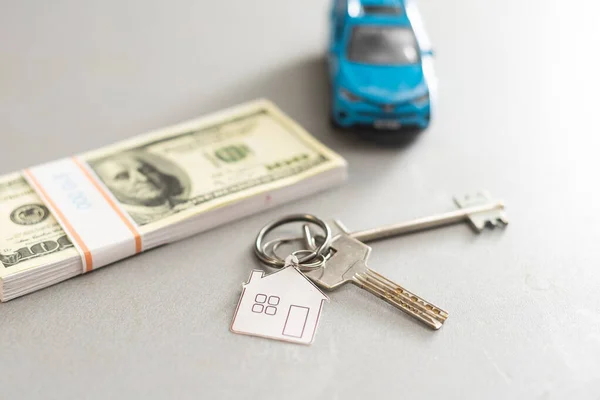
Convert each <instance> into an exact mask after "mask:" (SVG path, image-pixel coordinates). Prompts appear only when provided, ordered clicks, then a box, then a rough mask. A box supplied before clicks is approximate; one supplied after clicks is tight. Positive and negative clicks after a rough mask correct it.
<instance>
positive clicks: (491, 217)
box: [304, 192, 508, 249]
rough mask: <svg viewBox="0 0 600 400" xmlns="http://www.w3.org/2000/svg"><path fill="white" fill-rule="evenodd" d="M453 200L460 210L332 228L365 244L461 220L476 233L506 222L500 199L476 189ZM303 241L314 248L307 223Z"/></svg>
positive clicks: (339, 225) (337, 224)
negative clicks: (374, 225) (376, 225)
mask: <svg viewBox="0 0 600 400" xmlns="http://www.w3.org/2000/svg"><path fill="white" fill-rule="evenodd" d="M454 202H455V203H456V204H457V205H458V206H459V207H460V209H459V210H456V211H450V212H447V213H444V214H438V215H433V216H430V217H422V218H416V219H413V220H410V221H406V222H402V223H399V224H394V225H388V226H383V227H379V228H373V229H367V230H363V231H357V232H350V231H348V229H347V228H346V227H345V226H344V224H343V223H342V222H340V221H339V220H334V221H333V224H332V228H336V229H335V230H337V231H338V232H343V233H345V234H347V235H349V236H351V237H353V238H354V239H357V240H360V241H361V242H363V243H368V242H371V241H375V240H379V239H385V238H389V237H394V236H399V235H403V234H407V233H412V232H417V231H423V230H426V229H432V228H438V227H441V226H447V225H451V224H455V223H458V222H462V221H468V222H469V223H470V225H471V226H472V227H473V229H474V230H475V231H476V232H478V233H479V232H481V231H483V230H484V229H485V228H486V227H497V226H505V225H508V219H507V217H506V214H505V213H504V203H503V202H502V201H499V200H492V198H491V196H490V195H489V193H487V192H479V193H477V194H476V195H474V196H463V197H461V198H456V197H455V198H454ZM317 239H318V237H317ZM304 242H305V246H306V247H307V248H309V249H312V248H314V247H315V241H314V238H313V237H312V234H311V231H310V229H309V228H308V227H306V226H305V227H304Z"/></svg>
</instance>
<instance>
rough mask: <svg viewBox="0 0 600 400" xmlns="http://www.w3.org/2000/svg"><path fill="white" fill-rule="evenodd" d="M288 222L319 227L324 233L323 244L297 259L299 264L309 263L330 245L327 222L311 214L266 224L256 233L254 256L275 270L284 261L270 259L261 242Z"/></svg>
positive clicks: (281, 265)
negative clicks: (304, 223)
mask: <svg viewBox="0 0 600 400" xmlns="http://www.w3.org/2000/svg"><path fill="white" fill-rule="evenodd" d="M290 222H310V223H313V224H315V225H317V226H319V227H320V228H321V229H322V230H323V231H324V232H325V240H324V241H323V243H321V245H320V246H319V247H317V248H316V249H314V250H312V251H311V252H310V254H307V255H306V256H304V257H302V258H301V259H299V260H298V263H299V264H302V263H305V262H310V261H312V260H314V259H315V258H316V257H318V256H319V255H320V254H323V253H324V252H325V251H327V250H328V249H329V244H330V243H331V228H330V227H329V225H327V222H325V221H323V220H322V219H320V218H317V217H315V216H314V215H311V214H292V215H288V216H286V217H283V218H280V219H277V220H275V221H272V222H270V223H268V224H267V225H265V226H264V227H263V228H262V229H261V230H260V232H258V235H257V236H256V241H255V242H254V254H256V256H257V257H258V259H259V260H260V261H262V262H263V263H265V264H267V265H270V266H272V267H275V268H281V267H283V266H284V265H285V262H284V260H282V259H281V258H279V257H271V256H269V255H268V254H266V253H265V251H264V249H263V241H264V239H265V236H266V235H267V234H268V233H269V232H271V231H272V230H273V229H275V228H277V227H279V226H281V225H285V224H288V223H290Z"/></svg>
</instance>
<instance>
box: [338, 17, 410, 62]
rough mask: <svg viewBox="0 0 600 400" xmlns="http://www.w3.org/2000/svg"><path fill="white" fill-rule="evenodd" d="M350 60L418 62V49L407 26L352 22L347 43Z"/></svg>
mask: <svg viewBox="0 0 600 400" xmlns="http://www.w3.org/2000/svg"><path fill="white" fill-rule="evenodd" d="M347 57H348V59H349V60H350V61H353V62H358V63H364V64H377V65H404V64H417V63H418V62H419V61H420V56H419V50H418V48H417V41H416V39H415V35H414V33H413V32H412V31H411V30H410V29H408V28H402V27H383V26H367V25H364V26H355V27H354V28H353V29H352V34H351V36H350V42H349V44H348V52H347Z"/></svg>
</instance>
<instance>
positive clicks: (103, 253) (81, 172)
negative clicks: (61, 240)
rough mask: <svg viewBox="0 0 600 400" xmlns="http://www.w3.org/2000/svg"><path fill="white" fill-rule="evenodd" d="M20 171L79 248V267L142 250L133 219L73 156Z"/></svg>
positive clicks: (87, 268) (90, 266)
mask: <svg viewBox="0 0 600 400" xmlns="http://www.w3.org/2000/svg"><path fill="white" fill-rule="evenodd" d="M23 174H24V176H25V178H26V179H27V181H28V182H29V183H30V184H31V186H32V187H33V189H34V190H35V191H36V192H37V193H38V194H39V196H40V197H41V198H42V200H43V201H44V203H45V204H46V205H47V206H48V208H49V209H50V210H51V212H52V214H53V215H54V217H55V218H56V220H57V221H58V222H59V224H60V225H61V226H62V228H63V229H64V231H65V232H66V234H67V235H68V236H69V238H70V239H71V241H72V242H73V244H74V245H75V247H76V248H77V249H78V251H79V253H80V255H81V259H82V264H83V272H89V271H91V270H93V269H95V268H99V267H102V266H104V265H107V264H110V263H112V262H115V261H117V260H120V259H122V258H125V257H128V256H131V255H134V254H137V253H140V252H141V251H142V250H143V243H142V237H141V235H140V233H139V231H138V229H137V227H136V225H135V223H134V222H133V221H132V220H131V219H130V218H129V217H128V215H127V214H126V212H125V211H124V210H123V209H122V208H121V206H120V205H119V204H118V202H117V201H116V200H115V199H114V198H113V197H112V195H111V194H110V192H109V191H108V189H107V188H106V187H105V186H104V185H103V183H102V182H100V181H99V179H98V178H96V177H95V175H94V174H93V172H91V171H90V169H89V167H87V165H86V164H85V163H84V162H82V161H81V160H79V159H78V158H77V157H71V158H67V159H63V160H59V161H55V162H52V163H48V164H43V165H40V166H37V167H33V168H29V169H26V170H25V171H24V173H23ZM107 249H108V250H107Z"/></svg>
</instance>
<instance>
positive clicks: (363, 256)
mask: <svg viewBox="0 0 600 400" xmlns="http://www.w3.org/2000/svg"><path fill="white" fill-rule="evenodd" d="M330 249H331V250H330V256H329V259H328V260H327V262H326V263H325V265H324V266H323V267H321V268H319V269H315V270H311V271H308V272H305V274H306V276H308V277H309V278H310V279H311V280H312V281H313V282H315V283H316V284H317V285H319V286H320V287H322V288H323V289H326V290H334V289H336V288H338V287H340V286H341V285H343V284H345V283H348V282H352V283H354V284H355V285H358V286H360V287H361V288H363V289H366V290H367V291H369V292H370V293H372V294H374V295H375V296H377V297H379V298H381V299H383V300H385V301H386V302H388V303H389V304H391V305H393V306H394V307H396V308H398V309H400V310H402V311H404V312H405V313H407V314H409V315H410V316H412V317H414V318H416V319H418V320H419V321H421V322H423V323H424V324H426V325H427V326H429V327H430V328H433V329H440V328H441V327H442V324H443V323H444V321H445V320H446V318H448V313H447V312H446V311H444V310H442V309H441V308H439V307H437V306H434V305H433V304H431V303H429V302H428V301H425V300H424V299H422V298H421V297H419V296H417V295H415V294H414V293H412V292H409V291H408V290H406V289H404V288H403V287H402V286H400V285H398V284H397V283H394V282H392V281H391V280H389V279H387V278H385V277H383V276H382V275H381V274H379V273H377V272H375V271H373V270H372V269H371V268H369V267H368V266H367V260H368V258H369V254H370V253H371V248H370V247H369V246H367V245H366V244H364V243H362V242H360V241H359V240H357V239H354V238H352V237H350V236H349V235H346V234H344V233H342V234H339V235H337V236H336V237H334V238H333V240H332V242H331V247H330Z"/></svg>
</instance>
